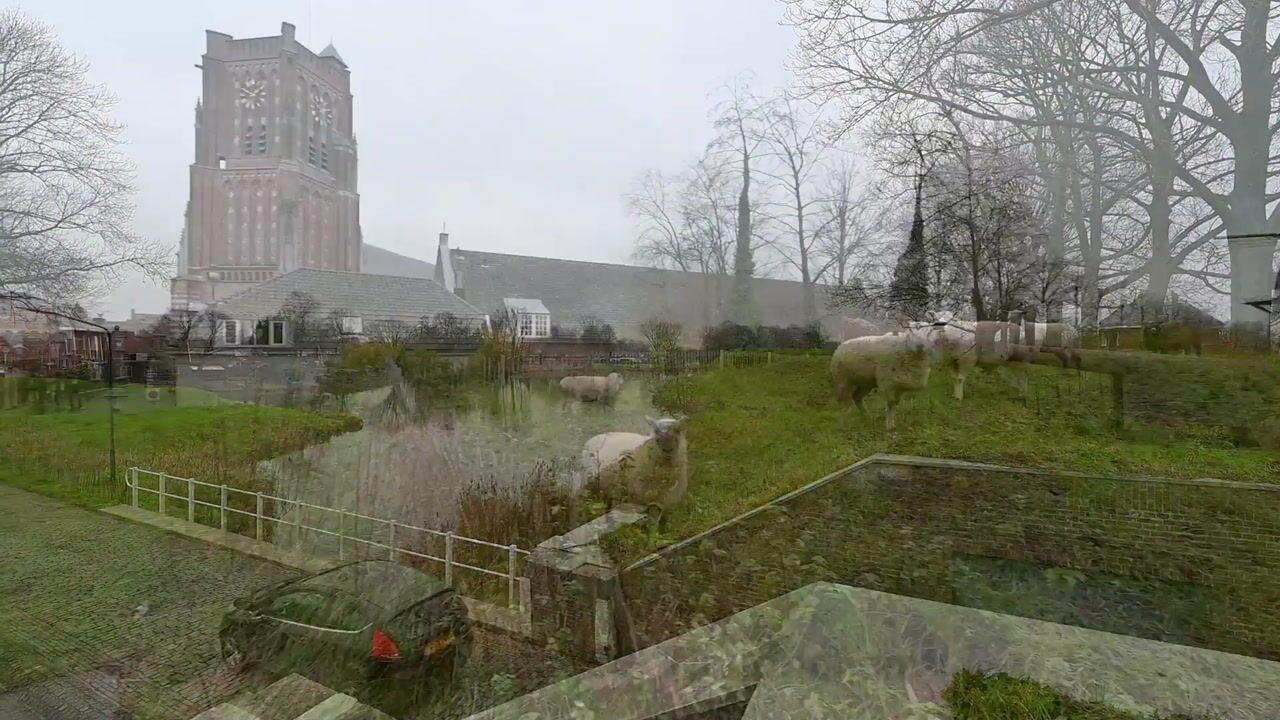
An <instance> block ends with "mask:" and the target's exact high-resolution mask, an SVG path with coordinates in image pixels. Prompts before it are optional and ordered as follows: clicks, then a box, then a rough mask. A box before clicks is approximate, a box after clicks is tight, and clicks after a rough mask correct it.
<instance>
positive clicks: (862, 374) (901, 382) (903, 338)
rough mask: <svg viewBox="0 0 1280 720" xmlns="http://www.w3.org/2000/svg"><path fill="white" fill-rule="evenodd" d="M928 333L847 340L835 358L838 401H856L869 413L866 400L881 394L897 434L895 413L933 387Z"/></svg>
mask: <svg viewBox="0 0 1280 720" xmlns="http://www.w3.org/2000/svg"><path fill="white" fill-rule="evenodd" d="M929 343H930V338H929V335H928V331H925V330H922V329H910V330H907V331H906V332H901V333H898V332H894V333H889V334H887V335H872V336H868V337H860V338H854V339H852V340H845V341H844V342H842V343H840V346H839V347H837V348H836V351H835V354H833V355H832V356H831V379H832V381H833V383H834V384H835V390H836V401H837V402H840V403H847V402H849V401H851V400H852V401H853V404H854V405H855V406H856V407H857V408H858V410H859V412H864V413H865V412H866V410H865V408H863V406H862V399H863V398H864V397H866V396H867V394H868V393H870V392H871V391H872V390H879V391H880V394H881V395H883V396H884V400H885V407H886V410H885V417H884V422H885V428H886V429H887V430H893V429H894V424H895V417H894V415H895V413H894V409H895V408H896V407H897V405H898V400H899V399H900V398H901V397H902V395H903V394H905V393H907V392H910V391H912V390H919V389H921V388H923V387H925V386H926V385H928V384H929V355H928V353H927V352H926V351H927V350H928V348H929Z"/></svg>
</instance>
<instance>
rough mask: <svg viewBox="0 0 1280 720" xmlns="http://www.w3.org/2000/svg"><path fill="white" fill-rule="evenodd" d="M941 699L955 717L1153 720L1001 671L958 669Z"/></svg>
mask: <svg viewBox="0 0 1280 720" xmlns="http://www.w3.org/2000/svg"><path fill="white" fill-rule="evenodd" d="M943 698H944V699H945V700H946V702H947V705H949V706H950V707H951V712H952V715H953V717H954V718H955V720H1147V719H1148V718H1151V720H1156V718H1153V716H1150V715H1139V714H1137V713H1131V712H1125V711H1123V710H1116V709H1114V708H1110V707H1107V706H1106V705H1102V704H1099V703H1089V702H1081V701H1079V700H1074V699H1072V698H1069V697H1066V696H1065V695H1062V694H1059V693H1058V692H1056V691H1055V690H1053V689H1051V688H1048V687H1046V686H1044V685H1040V684H1039V683H1035V682H1032V681H1030V680H1023V679H1019V678H1014V677H1010V676H1008V675H1005V674H1002V673H998V674H990V675H988V674H984V673H975V672H970V671H968V670H962V671H961V672H959V673H957V674H956V676H955V677H954V678H953V679H952V681H951V685H950V686H949V687H948V688H947V690H946V692H945V693H943ZM1158 718H1159V719H1160V720H1190V719H1189V718H1185V717H1182V718H1175V717H1170V716H1158Z"/></svg>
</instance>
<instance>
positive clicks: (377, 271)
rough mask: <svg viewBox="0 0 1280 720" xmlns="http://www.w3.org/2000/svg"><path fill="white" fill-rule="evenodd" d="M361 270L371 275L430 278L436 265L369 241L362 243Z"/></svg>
mask: <svg viewBox="0 0 1280 720" xmlns="http://www.w3.org/2000/svg"><path fill="white" fill-rule="evenodd" d="M360 272H363V273H369V274H371V275H397V276H399V277H416V278H425V279H427V280H430V279H431V278H432V276H433V274H434V273H435V265H432V264H431V263H429V262H425V261H423V260H419V259H417V258H412V257H409V256H408V255H401V254H400V253H396V252H391V251H390V250H387V249H385V248H380V247H378V246H376V245H370V244H369V243H361V244H360Z"/></svg>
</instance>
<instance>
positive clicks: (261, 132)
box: [258, 122, 267, 155]
mask: <svg viewBox="0 0 1280 720" xmlns="http://www.w3.org/2000/svg"><path fill="white" fill-rule="evenodd" d="M258 154H259V155H266V154H267V124H266V123H265V122H263V123H262V124H261V125H259V126H258Z"/></svg>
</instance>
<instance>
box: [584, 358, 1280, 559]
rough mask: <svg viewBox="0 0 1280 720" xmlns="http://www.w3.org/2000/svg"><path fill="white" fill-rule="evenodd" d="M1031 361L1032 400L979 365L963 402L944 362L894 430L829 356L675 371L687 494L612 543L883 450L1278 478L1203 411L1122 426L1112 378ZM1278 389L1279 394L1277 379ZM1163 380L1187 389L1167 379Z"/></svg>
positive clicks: (701, 524)
mask: <svg viewBox="0 0 1280 720" xmlns="http://www.w3.org/2000/svg"><path fill="white" fill-rule="evenodd" d="M1195 360H1196V359H1195V358H1187V359H1185V361H1190V362H1194V361H1195ZM1177 361H1178V362H1179V363H1183V362H1184V359H1182V358H1178V359H1177ZM1215 362H1217V363H1223V362H1224V361H1221V360H1216V361H1215ZM1156 366H1157V367H1162V365H1160V364H1159V362H1157V363H1156ZM1179 366H1180V365H1179ZM1232 367H1233V366H1232V365H1229V364H1228V365H1224V366H1223V368H1224V369H1222V370H1221V372H1222V373H1223V377H1222V378H1221V380H1222V385H1223V386H1224V387H1230V388H1232V389H1236V388H1240V387H1241V386H1242V381H1241V380H1240V379H1239V377H1240V374H1239V373H1234V374H1233V373H1230V372H1229V370H1230V368H1232ZM1251 367H1252V366H1251ZM1031 371H1032V372H1031V390H1032V391H1031V392H1030V393H1029V399H1028V402H1027V405H1026V406H1025V407H1024V406H1023V404H1022V403H1021V401H1019V400H1018V397H1017V392H1016V391H1015V390H1014V389H1013V387H1012V386H1011V385H1010V383H1009V382H1008V380H1007V379H1006V378H1007V376H1005V375H1004V374H1003V371H1002V372H1001V374H988V373H984V372H977V373H973V374H971V376H970V378H969V380H968V386H967V388H966V397H965V400H964V402H963V403H962V404H961V403H957V402H956V401H955V400H954V399H953V398H952V396H951V387H952V375H951V374H950V373H948V372H935V373H933V374H932V377H931V380H930V384H929V387H928V388H927V390H926V391H924V392H921V393H917V394H915V395H914V396H909V398H908V399H907V400H905V401H904V402H903V403H902V404H901V405H899V408H898V418H897V425H898V429H897V431H896V432H895V433H887V432H886V431H885V429H884V405H883V401H882V400H880V399H878V398H877V397H876V395H874V394H873V395H872V396H871V398H870V399H869V400H868V401H867V406H868V416H866V417H862V416H860V415H858V414H857V412H856V411H854V412H852V413H850V412H848V411H846V409H845V408H842V407H839V406H837V404H836V402H835V400H834V398H833V392H832V385H831V379H830V372H829V359H828V358H827V357H795V358H787V359H777V358H775V360H774V362H773V363H772V364H770V365H766V366H756V367H750V368H740V369H733V370H728V369H726V370H724V371H711V372H708V373H705V374H702V375H696V376H692V377H685V378H680V379H677V380H675V381H672V382H670V383H668V384H667V385H666V386H664V387H663V389H662V390H661V391H660V392H659V393H658V397H657V401H658V404H659V405H661V406H662V407H664V408H665V409H667V410H668V411H672V412H677V413H684V414H686V415H687V416H688V421H687V423H686V434H687V437H688V443H689V495H688V498H687V500H686V502H685V503H684V504H683V505H682V506H681V507H679V508H677V509H676V510H674V511H673V512H672V517H671V529H670V533H669V534H668V535H665V536H664V535H655V536H651V537H646V536H644V535H643V534H642V533H641V532H639V531H635V530H629V531H626V532H623V533H620V534H619V535H618V537H616V538H613V539H611V540H610V543H609V544H610V548H611V552H612V553H614V556H615V557H619V558H622V559H627V558H633V557H636V556H637V554H638V553H641V552H643V551H647V550H651V549H654V548H655V547H658V546H660V545H662V544H665V543H667V542H670V541H671V540H672V539H674V538H681V537H688V536H689V535H692V534H694V533H696V532H699V531H701V530H705V529H707V528H710V527H712V526H714V525H716V524H718V523H720V522H723V521H725V520H728V519H730V518H733V517H735V516H736V515H739V514H741V513H743V512H746V511H747V510H750V509H752V508H754V507H757V506H759V505H761V504H763V503H766V502H768V501H770V500H773V499H775V498H777V497H778V496H780V495H782V494H784V493H786V492H788V491H791V490H794V489H796V488H799V487H801V486H803V485H805V484H807V483H810V482H812V481H814V480H817V479H818V478H821V477H823V476H825V475H827V474H829V473H831V472H834V471H836V470H838V469H840V468H843V467H845V466H847V465H849V464H851V463H853V462H856V461H857V460H860V459H862V458H865V457H867V456H868V455H871V454H873V453H877V452H887V453H899V454H907V455H922V456H927V457H937V458H953V459H961V460H970V461H979V462H991V463H998V464H1006V465H1015V466H1027V467H1037V468H1052V469H1062V470H1074V471H1083V472H1093V473H1116V474H1141V475H1152V476H1165V477H1181V478H1197V477H1217V478H1223V479H1234V480H1245V481H1254V482H1267V483H1272V482H1280V452H1276V451H1274V450H1268V449H1264V448H1261V447H1234V446H1233V445H1232V444H1231V443H1230V442H1229V440H1230V438H1229V437H1227V434H1226V432H1225V431H1223V430H1222V428H1220V427H1218V426H1214V425H1211V424H1208V423H1209V420H1206V418H1205V417H1204V414H1205V413H1203V412H1202V413H1201V414H1200V415H1199V416H1195V417H1193V422H1178V423H1169V422H1154V421H1152V420H1151V419H1150V416H1151V415H1152V414H1153V410H1154V406H1155V403H1154V402H1150V401H1149V399H1148V401H1147V402H1143V404H1142V405H1140V407H1141V408H1142V409H1143V410H1145V411H1146V415H1143V416H1140V417H1138V418H1134V417H1130V418H1129V419H1127V421H1126V428H1125V429H1124V430H1123V431H1120V432H1118V433H1117V432H1116V431H1115V429H1114V428H1113V424H1112V422H1113V420H1112V418H1113V415H1112V405H1111V395H1110V393H1111V389H1110V387H1111V386H1110V378H1109V377H1107V376H1105V375H1100V374H1096V373H1083V374H1081V375H1079V376H1077V375H1076V374H1075V373H1074V372H1065V371H1061V370H1057V369H1054V368H1046V367H1038V366H1036V367H1032V368H1031ZM1249 377H1250V378H1251V379H1250V380H1249V381H1248V383H1245V384H1243V387H1244V389H1243V390H1239V391H1240V392H1252V391H1254V390H1256V388H1257V387H1258V386H1259V383H1260V381H1259V380H1258V378H1257V377H1256V376H1255V375H1249ZM1276 377H1280V372H1274V371H1273V372H1272V381H1273V383H1274V382H1275V378H1276ZM1144 384H1145V385H1148V386H1150V385H1155V386H1159V382H1158V377H1156V376H1155V375H1154V373H1151V374H1148V376H1147V377H1146V378H1144ZM1276 386H1277V392H1280V383H1276ZM1163 390H1165V391H1166V392H1168V393H1173V394H1175V395H1176V394H1177V393H1178V392H1180V389H1179V388H1177V387H1169V386H1167V385H1166V386H1165V387H1164V388H1163ZM1205 394H1209V393H1205ZM1128 395H1129V400H1130V401H1131V402H1134V403H1137V402H1139V401H1141V400H1143V398H1144V396H1142V395H1140V394H1138V393H1137V392H1136V391H1133V390H1131V391H1130V392H1129V393H1128ZM1230 407H1231V403H1230V402H1229V400H1227V399H1222V400H1219V401H1217V402H1215V403H1214V404H1213V405H1212V407H1211V408H1209V409H1212V410H1214V411H1215V412H1218V413H1219V414H1222V415H1228V414H1229V410H1230ZM1237 407H1238V405H1237ZM1273 407H1274V406H1273ZM1199 409H1202V410H1203V409H1204V408H1199ZM1211 419H1212V418H1210V420H1211Z"/></svg>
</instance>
